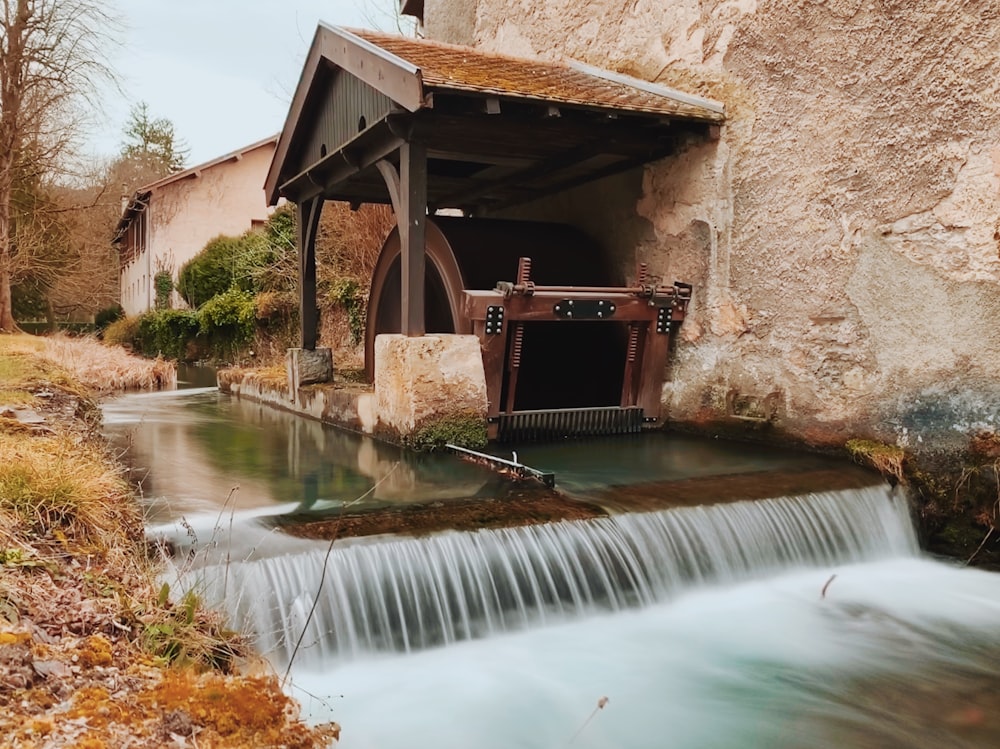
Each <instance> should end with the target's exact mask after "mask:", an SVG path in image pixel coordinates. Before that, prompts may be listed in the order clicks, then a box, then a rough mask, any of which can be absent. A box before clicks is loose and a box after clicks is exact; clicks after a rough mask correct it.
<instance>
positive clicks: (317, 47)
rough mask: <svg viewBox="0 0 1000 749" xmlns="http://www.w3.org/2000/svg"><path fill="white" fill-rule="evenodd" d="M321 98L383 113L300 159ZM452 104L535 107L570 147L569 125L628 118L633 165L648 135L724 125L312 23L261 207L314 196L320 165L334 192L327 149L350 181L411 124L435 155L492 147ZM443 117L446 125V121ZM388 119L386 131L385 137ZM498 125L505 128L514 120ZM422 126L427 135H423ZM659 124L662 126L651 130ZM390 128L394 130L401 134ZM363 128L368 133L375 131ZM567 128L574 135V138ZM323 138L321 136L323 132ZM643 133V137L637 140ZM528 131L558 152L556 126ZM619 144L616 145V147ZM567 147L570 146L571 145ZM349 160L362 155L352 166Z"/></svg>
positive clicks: (553, 65) (703, 113) (592, 85)
mask: <svg viewBox="0 0 1000 749" xmlns="http://www.w3.org/2000/svg"><path fill="white" fill-rule="evenodd" d="M345 73H346V74H347V75H348V76H350V77H351V78H352V79H354V80H355V81H356V83H355V85H354V86H353V88H352V89H351V90H350V92H348V93H345V92H344V91H340V92H339V93H336V94H331V90H332V89H331V81H335V80H336V77H337V76H339V75H342V74H345ZM366 92H367V93H366ZM329 96H345V97H347V98H345V99H344V100H343V101H341V102H334V103H333V105H332V106H333V107H334V108H336V107H337V106H340V108H341V109H348V108H349V107H350V106H352V105H353V104H354V103H355V101H356V100H357V99H358V98H359V97H361V98H363V97H364V96H368V98H369V99H372V100H374V99H377V98H378V97H382V99H383V100H385V101H386V102H388V103H389V104H390V105H391V107H390V108H383V110H381V112H380V115H379V120H378V123H373V122H366V121H363V122H362V123H361V125H360V126H359V128H357V129H354V130H349V129H345V128H343V127H342V128H341V132H339V133H338V136H339V138H338V139H337V141H336V142H324V143H323V149H322V152H321V153H319V152H317V153H312V152H309V153H306V151H307V150H308V149H312V150H314V151H319V149H318V147H317V146H316V143H315V142H310V129H311V128H312V129H315V127H318V126H317V125H316V124H315V122H316V118H317V117H322V112H321V110H323V108H324V106H326V107H327V108H329V107H330V106H331V105H330V102H329V101H326V102H324V97H329ZM459 101H462V102H466V103H467V102H469V101H479V102H480V104H479V105H478V106H480V107H481V108H484V109H482V111H484V112H487V113H489V114H498V113H500V112H501V109H503V110H504V111H505V112H506V111H507V109H508V108H513V109H516V108H518V107H520V108H521V112H522V114H523V112H524V111H526V108H530V107H534V108H535V109H538V110H540V111H542V112H543V114H542V117H545V118H548V119H550V120H553V119H555V118H559V117H563V119H564V120H567V121H565V122H564V123H563V125H564V127H563V130H565V131H566V132H567V133H571V132H575V133H576V135H577V136H580V135H581V133H582V130H581V127H580V119H581V118H582V117H584V116H588V115H589V116H590V117H591V122H590V123H589V125H588V126H589V127H590V130H589V131H588V132H589V133H590V134H591V135H593V134H594V133H596V132H597V128H596V127H595V126H594V125H595V123H596V122H598V121H602V120H603V121H610V120H615V119H617V118H618V117H619V116H622V117H623V118H626V119H628V120H629V122H630V123H633V124H635V121H636V118H641V119H644V120H645V124H639V125H637V126H636V127H635V128H633V136H634V137H631V141H632V145H633V149H632V150H633V151H635V154H633V156H634V157H635V158H638V157H639V156H638V150H637V149H638V147H639V145H640V142H641V140H642V138H643V137H646V136H648V137H647V140H648V142H650V143H655V141H656V140H657V138H660V137H661V136H663V135H664V134H665V132H666V130H667V126H668V125H669V123H686V124H688V125H692V126H694V129H697V128H698V127H701V128H704V127H705V126H711V125H718V124H721V123H722V122H724V120H725V114H724V108H723V105H722V104H721V103H719V102H716V101H712V100H710V99H706V98H703V97H699V96H694V95H691V94H687V93H684V92H681V91H677V90H675V89H672V88H668V87H666V86H660V85H658V84H653V83H649V82H646V81H641V80H638V79H635V78H631V77H629V76H625V75H622V74H619V73H615V72H613V71H608V70H603V69H600V68H596V67H593V66H591V65H587V64H584V63H580V62H576V61H569V62H565V63H560V62H549V61H544V60H533V59H526V58H518V57H511V56H508V55H502V54H496V53H492V52H485V51H483V50H479V49H475V48H471V47H464V46H460V45H453V44H445V43H442V42H436V41H430V40H426V39H412V38H408V37H402V36H395V35H391V34H385V33H382V32H376V31H368V30H354V29H346V28H340V27H335V26H328V25H326V24H322V23H321V24H320V25H319V27H318V28H317V30H316V35H315V37H314V39H313V43H312V46H311V47H310V50H309V55H308V57H307V60H306V63H305V66H304V68H303V71H302V76H301V78H300V80H299V84H298V87H297V89H296V91H295V95H294V97H293V100H292V103H291V106H290V108H289V113H288V117H287V119H286V121H285V127H284V128H283V130H282V132H281V135H280V137H279V140H278V145H277V150H276V152H275V157H274V160H273V162H272V164H271V168H270V170H269V172H268V176H267V180H266V183H265V191H266V193H267V197H268V200H269V202H270V203H272V204H274V203H275V202H276V201H277V199H278V197H279V196H280V195H283V194H284V195H286V196H289V195H290V193H291V192H293V191H300V192H301V190H302V186H303V185H306V183H309V182H312V183H313V184H314V185H315V184H316V176H317V174H318V173H319V172H317V171H316V167H319V166H320V165H321V162H323V160H324V159H325V160H326V161H325V163H326V166H327V167H330V168H327V169H320V171H323V172H324V174H323V175H322V177H323V180H324V187H323V190H324V191H326V188H327V187H328V186H329V185H330V184H332V183H331V182H330V180H331V179H334V181H336V180H340V181H341V182H342V181H344V180H346V179H349V178H351V177H350V175H348V176H336V177H335V178H334V177H330V174H331V173H332V171H336V172H337V175H341V173H343V174H347V172H345V171H344V170H343V169H333V168H332V166H331V165H332V164H333V162H334V161H335V159H333V157H330V158H328V156H327V154H328V151H327V147H328V146H329V152H332V153H336V154H337V158H339V159H340V160H341V162H340V163H343V162H348V163H351V162H352V161H355V162H357V168H356V169H354V172H355V173H357V172H362V171H365V170H368V169H370V168H371V166H372V164H373V163H374V161H377V160H378V159H379V158H384V156H385V154H382V155H379V153H381V151H379V153H376V152H375V151H373V150H372V149H371V145H372V143H373V142H374V141H375V140H377V139H381V140H382V141H383V142H384V143H385V144H389V145H391V142H390V141H391V138H390V133H391V134H392V135H393V136H395V138H396V141H398V140H399V139H400V138H402V139H404V140H405V139H406V138H405V137H403V136H400V135H399V133H401V132H404V131H407V130H408V128H409V129H412V125H413V124H414V123H415V122H421V123H424V124H427V125H428V127H430V128H431V129H432V130H433V129H434V128H439V129H440V132H437V131H436V130H435V131H434V132H432V133H431V135H430V137H426V133H425V134H424V135H422V136H421V137H422V138H423V139H424V140H426V141H429V142H430V141H435V140H436V141H437V145H438V146H441V145H443V144H444V142H445V141H446V140H448V138H451V139H452V140H455V139H456V137H455V136H457V137H458V139H461V140H463V141H465V142H467V143H471V142H472V141H476V147H475V148H471V147H470V148H469V149H467V150H468V152H469V153H475V154H476V155H477V156H478V155H481V154H482V151H483V149H482V148H480V147H479V146H480V145H481V144H482V143H483V142H485V141H486V140H489V138H490V137H492V136H490V135H486V134H478V135H477V132H476V128H477V127H478V126H479V125H480V124H481V122H482V121H481V120H476V119H475V118H472V117H469V116H468V115H469V111H468V107H466V108H465V109H462V110H461V111H460V112H458V117H459V118H462V123H459V122H458V121H457V118H456V117H455V116H454V115H455V114H456V111H458V110H456V109H455V107H454V106H452V107H451V108H449V107H447V106H444V105H445V104H455V103H456V102H459ZM444 112H447V113H448V114H449V115H452V119H451V120H447V119H446V117H445V114H444ZM567 113H568V114H574V116H575V119H574V117H569V118H567V117H565V116H564V115H566V114H567ZM407 115H410V116H409V117H407ZM521 119H522V120H523V119H524V117H521ZM390 120H395V126H394V124H393V122H390ZM505 121H506V122H508V123H513V122H514V118H507V119H506V120H505ZM432 122H433V123H436V124H429V123H432ZM658 122H659V124H662V125H663V127H659V128H658V127H657V123H658ZM400 123H403V124H404V125H405V127H401V126H400ZM574 123H575V124H574ZM650 123H652V124H650ZM373 124H379V125H380V126H381V130H380V129H379V128H375V127H373ZM522 124H523V123H522ZM497 127H499V126H498V125H497V123H496V122H494V123H491V124H490V125H487V126H485V129H484V130H483V131H482V132H483V133H485V132H486V130H489V131H490V132H493V133H494V135H496V130H497ZM573 127H576V130H575V131H573ZM366 128H367V130H368V131H367V132H366ZM327 129H328V131H330V128H329V127H328V126H327ZM626 129H628V128H626V127H624V126H623V127H621V128H618V130H615V131H614V133H615V135H616V137H617V136H621V135H623V131H624V130H626ZM608 130H610V128H608ZM642 130H645V132H644V133H640V131H642ZM537 132H538V133H539V134H540V137H544V138H548V139H550V145H551V146H552V148H551V149H550V151H555V150H557V141H558V139H559V137H560V127H559V126H558V123H553V122H551V121H550V122H549V123H547V124H543V125H542V126H540V127H539V128H538V129H537ZM676 135H677V132H676V130H675V132H674V136H676ZM524 136H525V130H524V128H523V127H522V128H521V129H520V130H519V129H518V126H517V125H516V124H515V125H514V126H513V128H512V129H511V131H510V133H509V134H508V136H507V137H504V138H502V139H503V140H504V141H505V142H504V143H503V144H500V143H497V142H494V144H493V145H494V148H495V150H496V151H497V152H499V151H502V149H503V148H504V147H510V146H512V145H514V142H515V141H516V140H518V139H520V140H524ZM407 137H408V136H407ZM529 137H531V136H530V135H529ZM629 139H630V138H629V137H628V135H627V134H625V140H629ZM312 140H313V141H315V140H316V138H313V139H312ZM494 140H496V139H495V138H494ZM349 142H350V145H348V143H349ZM570 142H571V143H573V141H572V138H571V139H570ZM574 145H575V146H576V147H577V148H578V149H579V148H582V146H583V143H582V142H581V139H580V138H578V139H577V141H576V142H575V143H574ZM429 147H430V148H431V149H432V150H434V149H435V144H434V143H433V142H431V143H430V146H429ZM376 150H378V149H376ZM381 150H385V149H381ZM389 150H390V151H391V149H389ZM436 150H439V151H440V150H441V149H440V148H437V149H436ZM647 151H648V158H646V160H652V158H656V157H657V156H656V155H655V154H657V153H659V154H660V156H662V155H663V146H662V143H661V144H660V146H659V148H650V149H647ZM369 152H370V155H371V159H367V160H366V159H365V158H364V154H365V153H369ZM359 153H362V156H358V154H359ZM599 154H600V149H595V150H594V152H593V153H591V154H590V156H595V155H599ZM487 155H489V154H487ZM494 155H497V154H494ZM551 156H552V154H551V153H550V154H548V157H549V158H551ZM449 158H453V157H449ZM373 159H374V161H373ZM581 161H583V159H582V158H580V159H577V165H578V164H579V163H580V162H581ZM369 162H371V163H369ZM487 163H493V164H494V165H495V164H496V162H489V161H488V162H487ZM543 163H544V160H538V161H537V162H536V164H539V165H540V164H543ZM624 163H625V161H624V160H622V164H624ZM352 168H353V167H352ZM348 171H350V170H348ZM578 171H579V169H578ZM451 176H454V175H451ZM432 177H433V175H432ZM362 181H363V180H362ZM310 189H312V188H310ZM374 189H375V188H372V187H371V186H369V187H368V188H365V189H361V190H360V192H359V194H358V196H357V198H358V201H361V202H364V201H367V200H370V199H373V197H372V196H373V195H374V192H373V190H374ZM432 192H433V190H432ZM452 192H454V190H453V191H452ZM337 196H338V199H341V198H342V197H343V196H341V195H340V193H338V194H337ZM348 197H349V196H348Z"/></svg>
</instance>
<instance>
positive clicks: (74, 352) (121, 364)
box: [39, 335, 177, 393]
mask: <svg viewBox="0 0 1000 749" xmlns="http://www.w3.org/2000/svg"><path fill="white" fill-rule="evenodd" d="M42 341H43V342H44V345H43V347H42V349H41V350H40V351H39V353H40V354H41V356H43V357H44V358H46V359H48V360H49V361H51V362H53V363H55V364H58V365H60V366H61V367H63V368H65V369H66V370H67V371H68V372H69V373H70V374H71V375H72V376H73V377H74V378H75V379H76V380H78V381H79V382H81V383H83V385H85V386H86V387H89V388H91V389H92V390H95V391H96V392H99V393H110V392H120V391H123V390H159V389H162V388H171V387H175V386H176V385H177V367H176V365H175V364H174V363H173V362H170V361H167V360H165V359H161V358H159V357H158V358H156V359H142V358H140V357H138V356H133V355H132V354H130V353H128V352H127V351H126V350H125V349H123V348H121V347H120V346H105V345H104V344H102V343H101V342H100V341H98V340H96V339H94V338H69V337H68V336H63V335H55V336H50V337H46V338H43V339H42Z"/></svg>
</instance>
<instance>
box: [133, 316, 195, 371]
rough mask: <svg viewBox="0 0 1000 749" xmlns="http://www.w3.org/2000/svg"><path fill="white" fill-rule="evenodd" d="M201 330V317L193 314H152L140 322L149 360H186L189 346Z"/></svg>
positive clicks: (142, 347) (140, 330)
mask: <svg viewBox="0 0 1000 749" xmlns="http://www.w3.org/2000/svg"><path fill="white" fill-rule="evenodd" d="M199 330H200V325H199V320H198V315H197V314H196V313H194V312H191V311H189V310H177V309H161V310H151V311H149V312H147V313H146V314H144V315H142V317H140V318H139V334H138V340H139V345H140V349H141V350H142V353H144V354H146V355H147V356H166V357H168V358H170V359H185V358H186V357H185V352H186V350H187V345H188V343H189V342H190V341H191V340H192V339H193V338H194V337H195V336H196V335H198V331H199Z"/></svg>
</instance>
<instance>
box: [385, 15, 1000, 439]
mask: <svg viewBox="0 0 1000 749" xmlns="http://www.w3.org/2000/svg"><path fill="white" fill-rule="evenodd" d="M401 7H402V10H403V12H404V13H408V14H411V15H417V16H418V17H420V18H421V19H422V31H423V34H424V35H425V36H426V37H427V38H430V39H434V40H440V41H446V42H453V43H458V44H467V45H471V46H475V47H477V48H480V49H484V50H492V51H502V52H504V53H506V54H513V55H518V56H523V57H539V58H545V59H552V60H566V59H573V60H578V61H582V62H584V63H590V64H593V65H599V66H601V67H605V68H611V69H613V70H617V71H620V72H622V73H626V74H630V75H633V76H635V77H637V78H641V79H644V80H648V81H652V82H656V83H660V84H665V85H668V86H677V87H678V88H684V89H686V90H689V91H692V92H696V93H700V94H702V95H704V96H707V97H710V98H712V99H715V100H719V101H722V102H724V103H725V106H726V124H725V125H724V127H723V128H722V132H721V137H720V138H719V139H718V140H714V141H711V140H710V141H705V142H701V143H697V144H693V145H692V146H690V147H689V148H688V149H687V150H686V151H685V152H684V153H682V154H681V155H679V156H674V157H672V158H671V159H669V160H664V161H661V162H656V163H653V164H650V165H646V166H644V167H640V168H637V169H634V170H632V171H630V172H628V173H626V174H624V175H618V176H615V177H612V178H608V179H605V180H603V181H601V182H597V183H592V184H590V185H587V186H584V187H581V188H577V189H576V190H574V191H571V192H568V193H565V194H560V195H557V196H555V197H551V198H547V199H545V200H543V201H539V202H538V203H536V204H533V205H527V206H523V207H518V208H515V209H511V211H509V212H507V213H504V214H503V216H504V217H515V218H534V217H537V216H544V217H546V218H547V219H549V220H551V219H553V218H555V219H556V220H562V221H565V222H567V223H570V224H573V225H575V226H577V227H578V228H580V229H583V230H584V231H585V232H587V233H589V234H591V235H592V236H594V237H596V238H597V239H599V240H600V241H601V243H602V245H603V246H604V247H606V248H610V251H611V252H612V253H613V255H614V260H615V262H617V263H618V264H619V265H620V267H621V268H622V269H623V273H625V272H627V270H628V269H631V268H633V267H635V264H636V261H637V260H645V261H648V262H649V263H650V268H651V272H652V273H653V275H655V276H660V277H662V278H663V279H665V280H668V281H669V280H670V279H673V278H681V279H684V280H686V281H690V282H691V283H692V284H693V285H694V296H693V300H692V303H691V306H690V308H689V312H688V318H687V320H686V322H685V323H684V325H683V327H682V329H681V335H680V338H681V340H680V341H679V345H678V346H677V349H676V351H675V353H674V355H673V357H672V359H671V363H670V365H669V373H668V377H667V382H666V384H665V386H664V391H663V399H664V407H665V408H666V409H667V411H668V413H669V417H670V419H671V420H672V421H674V422H687V423H690V424H697V425H700V426H702V427H705V428H709V429H711V430H713V431H726V430H727V429H731V430H733V431H744V430H746V429H748V428H753V429H761V428H767V429H769V430H771V431H772V432H773V433H775V434H783V435H788V436H790V437H793V438H795V439H799V440H804V441H806V442H808V443H811V444H839V443H842V442H843V439H844V438H846V437H849V436H872V437H877V438H879V439H883V440H887V441H892V442H896V443H898V444H901V445H907V446H909V447H911V448H913V449H916V448H920V447H921V446H928V445H933V446H945V445H957V444H964V441H965V440H966V438H967V435H969V434H971V433H975V432H977V431H979V430H983V429H996V428H997V427H998V426H1000V423H998V422H1000V325H998V321H1000V254H998V253H1000V55H998V54H997V50H998V49H1000V2H997V0H987V1H985V2H979V1H977V2H972V1H970V0H966V1H964V2H962V1H959V2H943V1H942V0H920V1H919V2H911V1H910V0H880V2H867V1H863V0H824V1H808V2H807V1H805V0H796V1H795V2H774V1H771V2H768V1H766V0H760V1H757V0H668V1H667V2H665V3H654V2H647V1H644V0H640V1H639V2H635V3H634V2H628V3H626V2H623V1H622V0H593V1H592V2H588V3H575V2H568V0H499V1H494V2H489V3H486V2H478V0H423V1H422V2H421V1H420V0H404V2H403V3H402V6H401Z"/></svg>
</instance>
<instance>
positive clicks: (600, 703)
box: [566, 697, 608, 746]
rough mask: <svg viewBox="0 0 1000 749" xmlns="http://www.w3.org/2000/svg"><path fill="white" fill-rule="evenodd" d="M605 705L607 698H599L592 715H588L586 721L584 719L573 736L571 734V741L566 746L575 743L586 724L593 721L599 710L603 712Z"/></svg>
mask: <svg viewBox="0 0 1000 749" xmlns="http://www.w3.org/2000/svg"><path fill="white" fill-rule="evenodd" d="M607 704H608V698H607V697H601V699H599V700H598V701H597V707H595V708H594V711H593V712H592V713H591V714H590V715H588V716H587V719H586V720H585V721H583V725H582V726H580V727H579V728H578V729H577V731H576V733H574V734H573V738H571V739H570V740H569V744H566V746H569V745H570V744H572V743H573V742H574V741H576V739H577V737H578V736H579V735H580V734H581V733H583V729H584V728H586V727H587V724H588V723H590V721H592V720H593V719H594V716H595V715H597V713H598V711H599V710H603V709H604V706H605V705H607Z"/></svg>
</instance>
